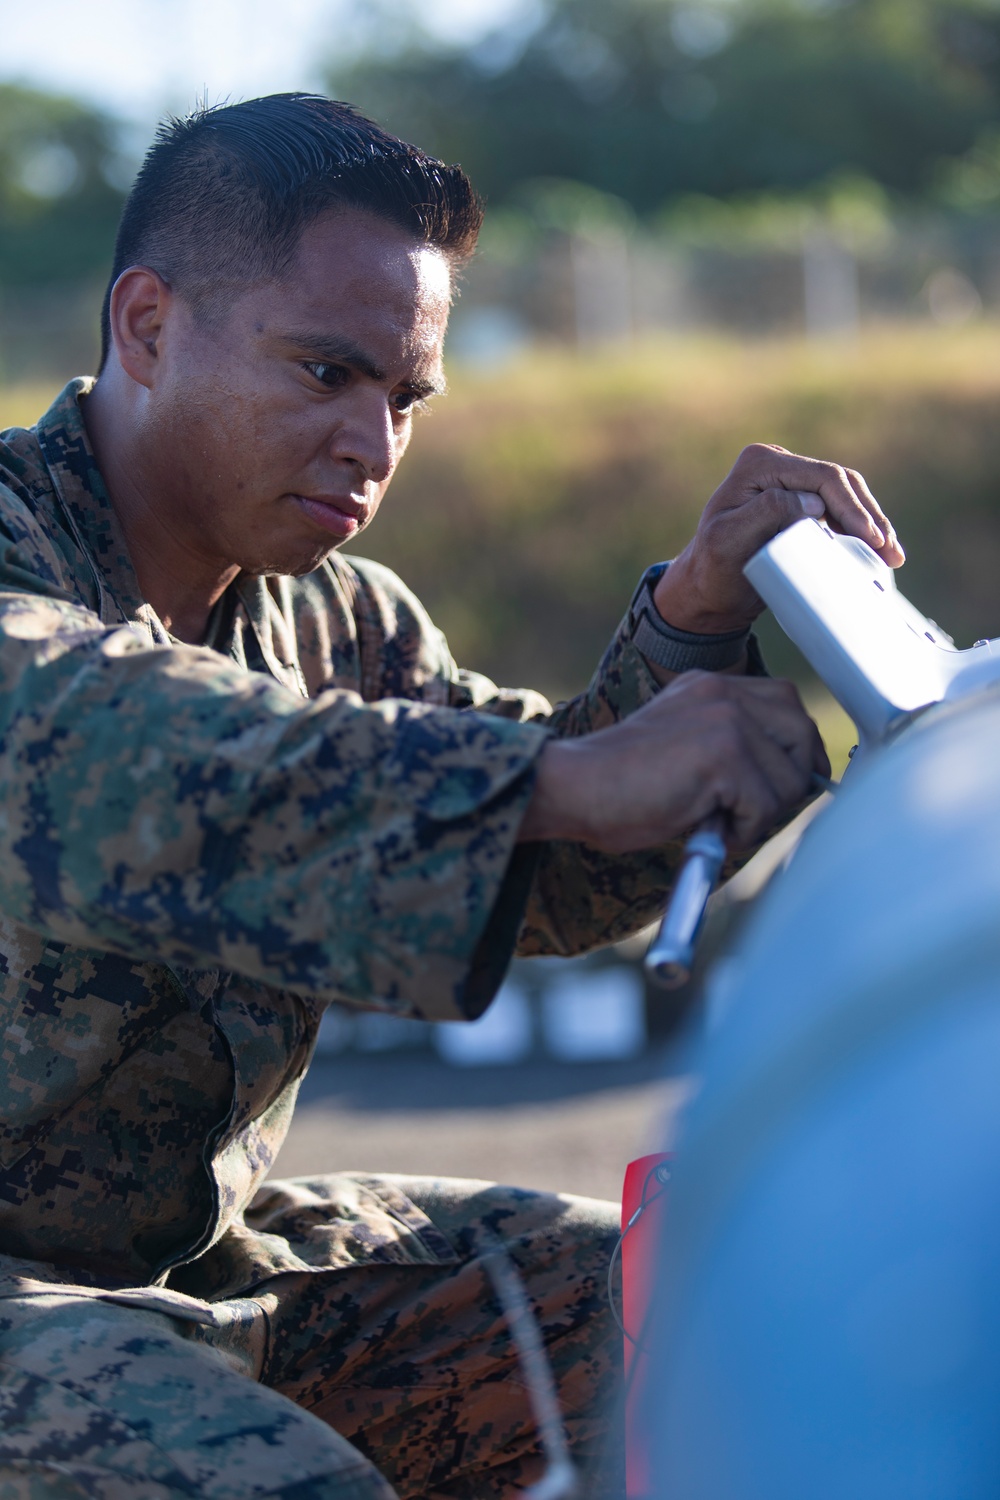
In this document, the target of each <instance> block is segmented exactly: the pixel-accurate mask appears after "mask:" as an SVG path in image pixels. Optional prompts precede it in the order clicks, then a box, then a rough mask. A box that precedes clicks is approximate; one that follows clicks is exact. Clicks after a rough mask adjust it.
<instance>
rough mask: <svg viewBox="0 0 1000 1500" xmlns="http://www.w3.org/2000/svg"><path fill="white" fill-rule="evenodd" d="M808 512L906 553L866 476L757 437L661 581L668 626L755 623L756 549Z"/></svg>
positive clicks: (893, 563)
mask: <svg viewBox="0 0 1000 1500" xmlns="http://www.w3.org/2000/svg"><path fill="white" fill-rule="evenodd" d="M803 516H816V517H820V516H825V518H826V520H827V521H828V522H829V523H830V524H831V525H832V526H833V528H834V529H835V530H837V531H842V532H845V533H846V534H847V535H848V536H856V537H860V538H861V540H862V541H863V542H867V544H868V546H869V547H871V549H872V550H873V551H874V552H877V553H878V555H879V557H881V559H882V561H883V562H885V563H887V564H888V565H889V567H891V568H898V567H899V565H900V563H902V562H903V561H904V560H905V559H904V555H903V549H902V548H901V547H900V545H899V542H898V541H897V540H896V534H895V532H894V531H893V529H892V525H891V523H890V522H889V520H888V518H887V517H886V516H885V514H884V513H883V511H882V509H881V507H880V505H879V503H878V501H877V500H876V499H875V496H874V495H873V494H872V492H871V490H870V489H869V488H868V485H867V484H866V483H865V480H864V478H863V477H862V475H860V474H859V473H857V471H856V470H854V469H845V468H842V467H841V466H840V465H839V464H831V463H823V462H821V461H820V460H818V459H815V458H802V457H800V456H799V455H798V454H796V453H789V452H788V450H787V449H786V448H778V447H774V446H772V445H770V444H768V443H754V444H752V445H751V446H750V447H749V448H744V450H743V452H742V453H741V454H740V456H739V458H738V459H737V461H736V463H735V465H734V467H733V469H732V471H731V473H730V474H729V475H728V477H727V478H726V479H725V480H723V482H722V484H721V485H720V486H719V488H718V489H717V490H716V492H715V494H714V495H713V496H712V498H711V500H709V502H708V504H707V506H706V507H705V511H704V514H703V515H702V518H701V520H700V521H699V523H698V530H697V531H696V533H695V535H694V538H693V540H692V541H691V542H689V543H688V545H687V547H685V549H684V551H683V552H682V553H681V554H680V556H679V557H678V558H676V559H675V561H674V562H672V563H671V565H670V567H669V568H668V569H667V571H666V573H664V575H663V577H662V578H661V579H660V580H659V582H658V583H657V585H656V588H655V590H654V592H653V602H654V603H655V605H656V608H657V609H658V610H659V612H660V614H661V615H662V617H663V619H664V620H666V622H667V623H668V625H673V626H674V628H675V629H677V630H690V631H693V632H694V633H696V634H698V635H715V634H719V635H722V634H725V633H726V632H728V631H733V630H743V629H746V628H747V627H749V626H750V625H751V624H752V623H753V621H754V620H755V619H756V618H757V616H758V615H759V614H760V613H761V611H762V610H763V608H764V603H763V600H762V599H761V598H760V597H759V595H758V594H757V593H756V592H755V591H754V589H753V588H752V587H751V586H750V584H749V583H748V582H747V580H746V579H745V578H744V576H743V568H744V565H745V564H746V563H747V562H749V560H750V558H751V557H752V556H753V555H754V553H755V552H757V551H759V550H760V548H761V547H763V546H764V544H765V542H769V541H770V540H771V538H772V537H774V536H777V534H778V532H779V531H784V530H785V528H786V527H787V526H791V525H792V523H793V522H795V521H801V520H802V518H803Z"/></svg>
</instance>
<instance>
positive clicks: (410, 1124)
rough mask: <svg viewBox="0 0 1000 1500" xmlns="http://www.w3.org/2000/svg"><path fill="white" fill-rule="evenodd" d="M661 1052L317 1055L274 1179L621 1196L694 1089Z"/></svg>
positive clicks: (666, 1135)
mask: <svg viewBox="0 0 1000 1500" xmlns="http://www.w3.org/2000/svg"><path fill="white" fill-rule="evenodd" d="M664 1069H665V1064H664V1061H663V1059H662V1057H658V1056H646V1057H642V1058H640V1059H638V1060H636V1061H633V1062H628V1063H586V1064H566V1063H562V1064H560V1063H549V1062H544V1061H535V1062H531V1063H528V1064H525V1065H522V1066H517V1067H483V1068H455V1067H451V1066H449V1065H447V1064H446V1063H444V1062H442V1061H440V1060H439V1059H438V1058H437V1057H435V1056H434V1055H433V1054H431V1053H426V1052H413V1053H394V1054H391V1055H381V1056H374V1057H367V1056H363V1055H359V1054H345V1055H343V1056H341V1057H338V1058H336V1059H333V1060H330V1059H318V1060H317V1061H316V1062H315V1063H314V1064H313V1067H312V1069H311V1070H310V1073H309V1075H308V1077H307V1078H306V1080H305V1083H304V1085H303V1089H302V1093H301V1095H300V1101H299V1106H298V1109H297V1111H296V1115H295V1118H294V1120H293V1123H292V1128H291V1131H290V1133H289V1136H288V1139H287V1141H286V1142H285V1145H284V1147H283V1149H282V1151H281V1153H280V1155H279V1157H278V1159H277V1162H276V1163H275V1166H274V1169H273V1172H272V1175H273V1176H275V1177H280V1176H285V1177H293V1176H305V1175H307V1174H309V1173H315V1172H331V1171H337V1170H341V1169H343V1170H351V1169H357V1170H364V1171H384V1172H414V1173H424V1174H433V1175H436V1176H457V1177H479V1178H487V1179H490V1180H491V1181H499V1182H508V1183H517V1184H519V1185H521V1186H524V1187H536V1188H548V1189H555V1190H561V1191H563V1192H572V1193H584V1194H587V1195H588V1196H592V1197H599V1198H611V1199H618V1198H620V1196H621V1184H622V1178H623V1175H624V1172H625V1167H626V1164H627V1163H628V1162H629V1161H630V1160H632V1158H633V1157H636V1156H640V1155H642V1154H643V1153H644V1152H645V1151H650V1150H661V1149H662V1148H663V1146H664V1145H665V1144H669V1140H670V1136H671V1132H672V1129H673V1122H674V1117H675V1115H676V1112H677V1109H678V1107H679V1105H680V1104H681V1103H682V1101H683V1099H684V1097H685V1095H686V1093H687V1092H688V1088H689V1085H688V1083H687V1081H686V1080H685V1079H683V1078H678V1077H667V1076H665V1072H664Z"/></svg>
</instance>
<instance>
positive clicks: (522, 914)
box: [351, 558, 683, 965]
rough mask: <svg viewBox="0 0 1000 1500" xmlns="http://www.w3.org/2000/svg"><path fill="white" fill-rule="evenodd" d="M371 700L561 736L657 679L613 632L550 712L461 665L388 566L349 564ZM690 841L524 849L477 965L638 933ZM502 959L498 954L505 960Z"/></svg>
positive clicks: (649, 691) (629, 700)
mask: <svg viewBox="0 0 1000 1500" xmlns="http://www.w3.org/2000/svg"><path fill="white" fill-rule="evenodd" d="M351 563H352V567H353V570H354V572H355V573H356V575H357V582H358V587H357V589H356V602H355V608H356V614H357V619H358V632H359V640H360V644H361V656H362V662H363V664H364V668H363V678H364V681H365V684H366V685H365V688H364V691H365V694H366V696H367V695H369V694H371V696H372V697H374V698H377V697H378V696H379V694H381V693H383V692H385V693H392V694H398V695H399V696H402V697H408V698H409V697H413V698H419V699H421V700H423V701H434V702H440V703H447V704H449V705H450V706H451V707H454V708H462V709H471V710H474V711H477V712H480V713H483V712H485V713H488V714H491V715H496V716H500V717H505V718H509V719H514V720H520V721H529V722H532V723H536V724H539V725H544V726H545V728H546V729H547V730H548V731H549V733H551V734H555V735H559V736H570V735H581V734H588V733H590V732H592V731H593V730H596V729H602V728H605V727H606V726H607V725H609V724H613V723H615V722H616V721H617V720H619V719H623V718H625V717H626V716H627V715H628V714H631V713H634V712H635V710H636V709H637V708H639V707H641V706H642V704H644V703H648V702H649V701H650V700H651V699H652V698H654V697H655V696H656V694H657V692H658V691H659V684H658V683H657V681H656V678H655V677H654V676H653V674H652V672H651V671H650V669H649V667H648V665H647V663H646V660H645V658H644V657H643V656H642V655H641V653H640V652H639V651H637V650H636V648H635V646H634V645H633V644H632V642H631V640H630V638H629V632H628V629H627V621H625V620H623V621H622V623H621V624H620V625H619V627H618V629H617V630H616V632H615V634H614V636H613V638H612V640H611V643H610V645H609V646H608V649H607V650H606V652H605V653H604V656H603V658H602V660H601V662H600V663H599V665H598V667H597V670H596V672H595V673H594V676H593V678H592V679H591V682H590V684H589V685H588V687H587V689H586V691H585V692H583V693H581V694H580V695H579V696H578V697H576V698H573V699H571V700H570V701H569V702H568V703H564V704H560V705H559V707H557V708H555V709H553V708H552V706H551V705H550V704H549V703H548V701H547V700H546V699H545V698H543V697H542V696H541V694H539V693H535V692H532V691H531V690H530V689H509V688H498V687H497V686H496V684H495V683H493V682H491V681H490V680H489V678H487V677H484V676H481V675H480V674H478V673H475V672H466V671H462V670H461V669H460V668H458V667H457V666H456V664H455V662H454V660H453V658H452V655H451V652H450V651H449V649H448V646H447V643H446V641H445V639H444V636H443V635H442V634H441V632H440V631H439V630H437V629H436V628H435V626H434V625H433V624H432V622H431V620H430V619H429V618H428V616H427V614H426V611H425V610H424V609H423V607H422V605H421V604H420V603H419V601H418V600H417V599H415V598H414V596H413V595H412V594H411V593H410V591H409V590H408V589H407V588H406V587H405V585H403V584H402V583H401V582H400V580H399V579H398V578H397V577H396V576H395V574H393V573H391V572H390V571H389V570H388V569H387V568H383V567H381V566H380V565H379V564H377V563H371V562H363V561H362V560H360V559H353V558H352V559H351ZM682 848H683V845H682V843H681V842H680V841H676V840H675V841H673V842H671V843H669V844H666V845H664V846H663V847H661V848H658V849H654V850H648V851H644V852H643V853H641V854H634V855H627V856H619V855H609V854H605V853H603V852H602V851H601V850H599V849H594V848H592V847H588V846H587V845H583V844H577V843H562V842H554V841H553V842H549V843H545V844H538V845H532V846H530V848H525V847H524V846H520V847H519V849H518V851H517V854H516V856H515V857H514V858H513V860H512V863H511V869H510V876H509V879H508V881H507V882H506V884H505V886H504V888H503V890H502V891H501V893H500V895H499V897H498V902H497V908H496V911H495V913H494V917H493V920H492V922H491V924H490V927H489V929H488V930H487V933H486V935H485V939H484V943H483V945H482V947H481V949H480V952H479V959H480V961H481V962H482V963H483V964H487V963H488V961H489V959H490V956H491V955H490V950H491V948H492V950H493V953H492V958H493V963H494V965H495V964H499V963H501V962H502V963H503V964H506V961H507V953H508V952H509V947H508V946H507V945H508V941H509V940H513V939H514V937H516V942H517V951H518V952H519V953H521V954H525V955H529V954H564V955H568V954H574V953H581V952H584V951H585V950H586V949H588V948H594V947H599V946H601V945H603V944H607V943H612V942H616V941H618V940H619V939H621V938H624V937H628V936H629V935H630V934H632V933H634V932H637V931H639V930H640V929H641V928H642V927H644V926H646V925H647V924H648V923H650V922H651V921H653V920H654V919H655V918H656V917H657V915H658V914H659V913H660V912H661V911H662V909H663V906H664V903H665V901H666V896H667V892H668V891H669V889H670V886H671V883H672V881H673V877H674V874H675V872H676V869H677V864H678V860H679V858H680V854H681V852H682ZM501 954H503V957H502V959H501Z"/></svg>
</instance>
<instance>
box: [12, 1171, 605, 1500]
mask: <svg viewBox="0 0 1000 1500" xmlns="http://www.w3.org/2000/svg"><path fill="white" fill-rule="evenodd" d="M369 1180H370V1179H369ZM390 1181H392V1182H394V1183H397V1184H399V1185H400V1186H401V1187H402V1188H403V1190H404V1191H405V1192H406V1194H407V1195H408V1197H409V1198H410V1199H411V1200H412V1201H413V1202H415V1203H416V1204H417V1205H418V1206H419V1207H420V1208H421V1209H422V1210H423V1211H424V1212H425V1213H426V1214H427V1215H428V1217H429V1218H430V1219H431V1221H432V1222H433V1224H434V1225H435V1226H436V1227H437V1228H438V1229H439V1230H440V1231H441V1232H442V1233H443V1234H444V1235H445V1236H446V1237H447V1238H448V1240H449V1241H450V1243H451V1245H452V1246H453V1247H454V1249H455V1250H456V1252H457V1254H458V1258H457V1260H456V1261H455V1262H454V1263H451V1264H447V1265H439V1266H435V1265H395V1264H374V1263H366V1264H364V1265H358V1266H352V1267H347V1268H343V1269H338V1270H323V1271H309V1272H302V1273H299V1272H285V1273H283V1274H281V1275H277V1276H273V1277H270V1278H269V1279H267V1280H265V1281H264V1282H262V1283H261V1284H259V1285H256V1286H254V1287H253V1288H252V1289H251V1294H250V1295H248V1296H244V1297H238V1298H230V1299H226V1300H224V1301H222V1302H214V1303H213V1304H212V1306H213V1309H214V1312H215V1313H216V1314H222V1316H221V1317H219V1318H218V1319H217V1321H218V1323H219V1324H220V1326H217V1327H205V1326H202V1325H199V1324H197V1323H191V1322H184V1321H181V1320H178V1319H175V1318H173V1317H171V1316H168V1315H166V1314H164V1313H161V1312H156V1311H150V1310H148V1309H147V1308H141V1307H131V1306H123V1305H121V1304H119V1303H117V1302H109V1301H102V1300H95V1299H94V1298H93V1297H91V1298H87V1297H86V1296H83V1295H81V1294H74V1293H73V1292H71V1291H67V1292H63V1291H60V1290H59V1289H58V1287H53V1289H52V1290H51V1291H38V1292H34V1293H32V1294H30V1295H26V1296H5V1297H4V1298H3V1300H0V1500H82V1497H87V1500H181V1497H185V1500H190V1497H199V1500H201V1497H204V1500H243V1497H251V1496H252V1497H256V1500H265V1497H268V1500H278V1497H281V1500H391V1497H392V1496H393V1495H397V1496H399V1497H401V1500H416V1497H426V1500H439V1497H440V1500H444V1497H452V1500H499V1497H501V1496H508V1495H512V1494H517V1493H518V1492H520V1491H521V1490H522V1489H524V1488H526V1487H528V1486H529V1485H530V1484H531V1483H533V1482H534V1481H535V1480H537V1479H538V1478H539V1477H540V1476H541V1473H542V1468H543V1464H542V1459H541V1455H540V1452H539V1446H538V1439H537V1433H536V1429H535V1425H534V1421H533V1418H532V1414H531V1408H530V1405H529V1401H528V1396H527V1392H526V1390H525V1387H524V1385H523V1376H522V1371H521V1369H520V1366H519V1362H518V1359H517V1355H516V1352H515V1350H514V1347H513V1345H512V1342H511V1338H510V1335H509V1331H508V1329H507V1326H506V1323H505V1320H504V1317H503V1315H502V1312H501V1309H500V1308H499V1306H498V1304H497V1300H496V1296H495V1293H494V1291H493V1288H492V1284H491V1282H490V1280H489V1278H488V1277H487V1275H486V1273H485V1271H484V1268H483V1266H482V1264H481V1261H480V1258H479V1257H480V1255H481V1253H482V1251H483V1249H484V1248H485V1245H486V1241H485V1238H484V1234H486V1233H488V1234H489V1236H491V1237H492V1238H493V1239H499V1240H500V1241H501V1243H503V1244H504V1245H505V1246H506V1248H507V1250H508V1252H509V1254H510V1256H511V1258H512V1259H513V1261H514V1262H515V1264H516V1266H517V1268H518V1271H519V1272H520V1275H521V1277H522V1280H523V1282H524V1285H525V1287H526V1290H527V1292H528V1295H529V1297H530V1300H531V1302H532V1304H533V1306H534V1308H535V1312H536V1315H537V1317H538V1321H539V1324H540V1327H541V1330H542V1334H543V1338H544V1341H545V1344H546V1347H547V1350H548V1355H549V1359H550V1362H551V1365H552V1368H553V1372H554V1375H555V1378H556V1382H557V1386H558V1389H559V1394H560V1400H561V1405H562V1410H563V1414H564V1418H565V1424H566V1431H567V1436H568V1438H569V1442H570V1446H571V1449H572V1451H573V1453H574V1455H575V1457H576V1458H577V1460H578V1462H580V1463H581V1464H582V1465H583V1466H584V1468H585V1469H586V1467H587V1466H588V1465H590V1464H593V1463H594V1461H596V1460H598V1459H599V1458H600V1456H601V1450H602V1449H603V1448H604V1446H605V1443H606V1440H607V1433H608V1428H609V1425H610V1422H611V1417H612V1414H613V1413H614V1412H615V1410H616V1408H617V1405H618V1396H619V1386H620V1365H621V1345H620V1338H619V1336H618V1334H617V1331H616V1329H615V1328H614V1325H613V1322H612V1320H611V1317H610V1314H609V1311H608V1308H607V1303H606V1296H605V1278H606V1273H607V1265H608V1258H609V1256H610V1253H611V1250H612V1248H613V1245H614V1241H615V1235H616V1232H617V1208H616V1206H615V1205H612V1204H605V1203H599V1202H596V1201H594V1200H591V1199H585V1198H572V1197H565V1196H557V1195H553V1194H543V1193H531V1192H526V1191H522V1190H517V1189H511V1188H502V1187H496V1186H495V1185H492V1184H487V1183H473V1182H461V1181H453V1180H449V1179H442V1178H427V1179H423V1178H413V1177H406V1178H402V1177H396V1178H392V1179H390Z"/></svg>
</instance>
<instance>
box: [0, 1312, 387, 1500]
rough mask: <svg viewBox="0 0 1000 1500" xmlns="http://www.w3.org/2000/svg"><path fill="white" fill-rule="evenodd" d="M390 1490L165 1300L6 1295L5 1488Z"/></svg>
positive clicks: (34, 1492) (169, 1492)
mask: <svg viewBox="0 0 1000 1500" xmlns="http://www.w3.org/2000/svg"><path fill="white" fill-rule="evenodd" d="M80 1495H86V1496H88V1497H91V1500H95V1497H96V1500H135V1497H136V1496H137V1495H142V1496H143V1500H147V1497H148V1500H174V1497H175V1496H177V1497H180V1496H184V1497H185V1500H193V1497H198V1500H237V1497H243V1496H250V1495H252V1496H254V1497H255V1500H271V1497H273V1500H279V1497H280V1500H391V1497H392V1495H393V1492H392V1490H391V1488H390V1487H389V1485H388V1484H387V1483H386V1481H385V1480H383V1479H382V1478H381V1477H380V1476H379V1475H378V1473H377V1472H376V1471H375V1469H374V1468H373V1467H372V1466H371V1465H370V1464H369V1463H368V1461H367V1460H366V1459H364V1458H363V1457H362V1455H361V1454H360V1453H358V1452H357V1450H356V1449H354V1448H352V1447H351V1446H350V1444H349V1443H347V1442H346V1441H345V1440H344V1439H343V1438H341V1437H339V1436H338V1434H337V1433H335V1432H333V1431H332V1430H331V1429H330V1428H329V1427H327V1426H326V1425H325V1424H324V1423H322V1422H320V1421H318V1420H317V1419H316V1418H315V1417H313V1416H311V1415H310V1414H309V1413H308V1412H304V1411H302V1410H300V1409H299V1408H298V1407H296V1406H295V1405H294V1404H293V1403H292V1402H291V1401H288V1400H287V1399H286V1398H285V1397H283V1396H281V1395H279V1394H278V1393H277V1392H275V1391H271V1390H267V1389H265V1388H264V1387H262V1386H259V1385H257V1384H255V1383H254V1382H253V1381H251V1380H248V1379H246V1378H245V1377H243V1376H240V1375H237V1374H234V1373H233V1371H232V1370H231V1369H230V1368H229V1366H228V1365H227V1364H226V1362H225V1361H224V1360H223V1359H221V1358H220V1357H218V1356H216V1355H215V1354H214V1352H213V1351H212V1350H211V1349H207V1348H205V1347H203V1346H201V1345H196V1344H192V1343H190V1342H189V1341H188V1340H186V1339H184V1338H183V1337H181V1336H180V1335H179V1333H178V1332H177V1330H176V1328H175V1326H174V1324H173V1322H172V1320H171V1319H170V1318H167V1317H165V1316H163V1315H161V1314H158V1313H148V1312H144V1311H137V1310H136V1309H133V1308H125V1307H121V1306H117V1305H115V1304H111V1303H104V1302H99V1301H93V1300H89V1299H84V1298H74V1297H72V1296H65V1295H61V1294H60V1295H54V1296H45V1297H31V1298H23V1299H22V1298H14V1299H8V1300H4V1301H2V1302H0V1500H8V1497H10V1500H78V1497H79V1496H80Z"/></svg>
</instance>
